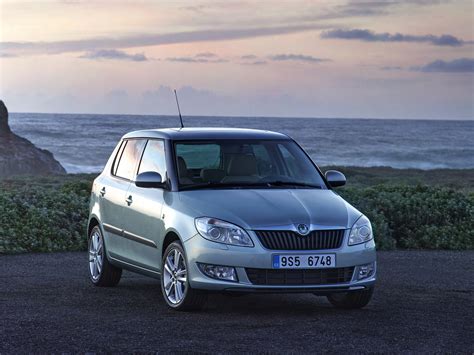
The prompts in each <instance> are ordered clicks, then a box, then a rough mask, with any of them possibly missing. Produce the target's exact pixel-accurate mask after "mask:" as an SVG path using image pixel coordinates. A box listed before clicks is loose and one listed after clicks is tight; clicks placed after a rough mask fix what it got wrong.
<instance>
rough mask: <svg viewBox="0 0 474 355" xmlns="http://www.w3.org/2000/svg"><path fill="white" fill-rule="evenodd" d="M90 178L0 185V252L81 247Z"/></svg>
mask: <svg viewBox="0 0 474 355" xmlns="http://www.w3.org/2000/svg"><path fill="white" fill-rule="evenodd" d="M90 187H91V185H90V182H89V181H78V182H75V183H66V184H64V185H62V186H50V187H44V186H29V185H28V184H27V183H25V184H23V185H22V186H18V187H16V188H14V189H8V190H6V189H0V253H17V252H30V251H35V252H50V251H66V250H71V251H72V250H84V249H85V248H86V244H87V241H86V238H85V237H84V236H85V231H86V223H87V218H88V212H89V205H88V204H89V195H90Z"/></svg>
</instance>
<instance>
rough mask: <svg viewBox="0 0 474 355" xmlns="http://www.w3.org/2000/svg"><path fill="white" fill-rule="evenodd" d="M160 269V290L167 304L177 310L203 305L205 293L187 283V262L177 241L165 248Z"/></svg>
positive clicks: (194, 308)
mask: <svg viewBox="0 0 474 355" xmlns="http://www.w3.org/2000/svg"><path fill="white" fill-rule="evenodd" d="M161 270H162V275H161V290H162V293H163V297H164V299H165V301H166V303H167V304H168V306H170V307H171V308H172V309H175V310H177V311H192V310H198V309H201V308H202V307H204V305H205V303H206V301H207V294H206V293H204V292H203V291H199V290H195V289H193V288H191V286H190V285H189V278H188V263H187V261H186V255H185V253H184V249H183V247H182V245H181V243H180V242H179V241H175V242H173V243H171V244H170V245H169V246H168V248H166V250H165V253H164V255H163V260H162V263H161Z"/></svg>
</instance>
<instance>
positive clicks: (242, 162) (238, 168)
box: [227, 154, 257, 176]
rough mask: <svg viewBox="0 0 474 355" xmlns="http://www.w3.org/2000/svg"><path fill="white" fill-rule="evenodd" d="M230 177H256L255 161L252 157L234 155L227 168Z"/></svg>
mask: <svg viewBox="0 0 474 355" xmlns="http://www.w3.org/2000/svg"><path fill="white" fill-rule="evenodd" d="M227 174H228V175H230V176H249V175H257V159H256V158H255V156H254V155H244V154H239V155H234V156H233V157H232V158H231V160H230V162H229V166H228V167H227Z"/></svg>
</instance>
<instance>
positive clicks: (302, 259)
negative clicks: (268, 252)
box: [272, 254, 336, 269]
mask: <svg viewBox="0 0 474 355" xmlns="http://www.w3.org/2000/svg"><path fill="white" fill-rule="evenodd" d="M272 264H273V268H274V269H320V268H331V267H336V254H284V255H273V260H272Z"/></svg>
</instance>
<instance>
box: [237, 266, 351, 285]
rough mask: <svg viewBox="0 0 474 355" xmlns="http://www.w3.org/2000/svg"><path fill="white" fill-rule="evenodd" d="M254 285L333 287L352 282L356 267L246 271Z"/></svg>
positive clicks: (248, 269)
mask: <svg viewBox="0 0 474 355" xmlns="http://www.w3.org/2000/svg"><path fill="white" fill-rule="evenodd" d="M245 270H246V272H247V276H248V278H249V280H250V282H251V283H252V284H254V285H273V286H282V285H293V286H296V285H332V284H338V283H345V282H350V281H351V279H352V274H353V273H354V267H353V266H352V267H341V268H333V269H300V270H294V269H250V268H247V269H245Z"/></svg>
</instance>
